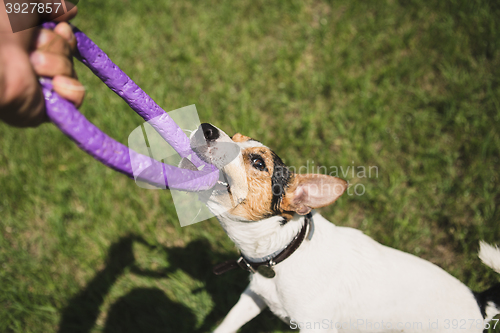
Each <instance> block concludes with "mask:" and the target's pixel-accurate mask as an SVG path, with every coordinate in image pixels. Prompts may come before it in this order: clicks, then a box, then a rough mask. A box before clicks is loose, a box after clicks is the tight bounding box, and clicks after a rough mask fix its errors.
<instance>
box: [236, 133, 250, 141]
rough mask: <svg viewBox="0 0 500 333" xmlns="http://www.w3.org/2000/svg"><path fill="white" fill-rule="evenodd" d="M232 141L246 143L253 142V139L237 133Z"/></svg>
mask: <svg viewBox="0 0 500 333" xmlns="http://www.w3.org/2000/svg"><path fill="white" fill-rule="evenodd" d="M231 140H233V141H234V142H245V141H248V140H252V138H251V137H249V136H245V135H243V134H240V133H236V134H235V135H233V137H232V138H231Z"/></svg>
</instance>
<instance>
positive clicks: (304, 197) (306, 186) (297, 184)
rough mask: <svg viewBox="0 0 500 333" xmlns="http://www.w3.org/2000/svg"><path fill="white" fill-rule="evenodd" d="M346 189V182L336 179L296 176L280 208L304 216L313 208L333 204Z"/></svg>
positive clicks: (307, 175)
mask: <svg viewBox="0 0 500 333" xmlns="http://www.w3.org/2000/svg"><path fill="white" fill-rule="evenodd" d="M346 189H347V182H346V181H345V180H343V179H340V178H337V177H332V176H328V175H320V174H306V175H300V174H296V175H295V179H294V180H293V183H292V184H290V186H289V187H288V189H287V191H286V193H285V196H284V198H283V201H282V202H281V208H282V209H283V210H285V211H294V212H296V213H297V214H300V215H306V214H308V213H309V212H310V211H311V210H312V209H314V208H320V207H324V206H328V205H330V204H332V203H334V202H335V200H337V199H338V198H339V197H340V196H341V195H342V193H344V191H345V190H346Z"/></svg>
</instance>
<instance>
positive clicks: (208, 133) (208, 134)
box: [201, 123, 219, 141]
mask: <svg viewBox="0 0 500 333" xmlns="http://www.w3.org/2000/svg"><path fill="white" fill-rule="evenodd" d="M201 130H202V131H203V136H204V137H205V140H207V141H215V140H217V139H218V138H219V130H218V129H217V128H215V127H214V126H212V125H210V124H208V123H203V124H201Z"/></svg>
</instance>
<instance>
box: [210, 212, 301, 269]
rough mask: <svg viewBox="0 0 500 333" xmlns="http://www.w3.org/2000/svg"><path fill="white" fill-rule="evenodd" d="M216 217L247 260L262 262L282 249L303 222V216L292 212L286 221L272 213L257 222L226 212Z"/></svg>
mask: <svg viewBox="0 0 500 333" xmlns="http://www.w3.org/2000/svg"><path fill="white" fill-rule="evenodd" d="M217 218H218V220H219V222H220V224H221V226H222V228H224V230H225V231H226V233H227V235H228V236H229V238H230V239H231V240H232V241H233V242H234V244H235V245H236V247H237V248H238V249H239V250H240V251H241V253H242V254H243V255H244V256H245V257H246V258H247V259H249V260H250V261H253V262H261V261H265V260H268V259H270V258H271V257H273V256H275V255H277V254H278V253H279V252H281V251H282V250H283V249H284V248H285V247H286V246H287V245H288V244H290V242H291V241H292V240H293V238H294V237H295V236H296V235H297V234H298V233H299V232H300V230H301V228H302V226H303V225H304V216H301V215H297V214H296V215H295V216H294V217H293V219H291V220H290V221H288V222H287V223H286V224H282V221H283V218H282V217H280V216H273V217H270V218H267V219H264V220H260V221H256V222H248V221H242V220H241V219H238V218H237V217H235V216H231V215H228V214H222V215H219V216H218V217H217Z"/></svg>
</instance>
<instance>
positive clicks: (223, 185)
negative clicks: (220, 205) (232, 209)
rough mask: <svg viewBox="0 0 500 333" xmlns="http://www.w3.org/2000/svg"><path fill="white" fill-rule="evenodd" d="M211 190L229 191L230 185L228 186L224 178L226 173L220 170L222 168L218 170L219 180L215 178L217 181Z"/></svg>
mask: <svg viewBox="0 0 500 333" xmlns="http://www.w3.org/2000/svg"><path fill="white" fill-rule="evenodd" d="M213 190H214V191H215V192H228V193H231V186H229V182H228V180H227V178H226V175H225V174H224V172H222V170H219V180H217V183H215V186H214V187H213Z"/></svg>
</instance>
